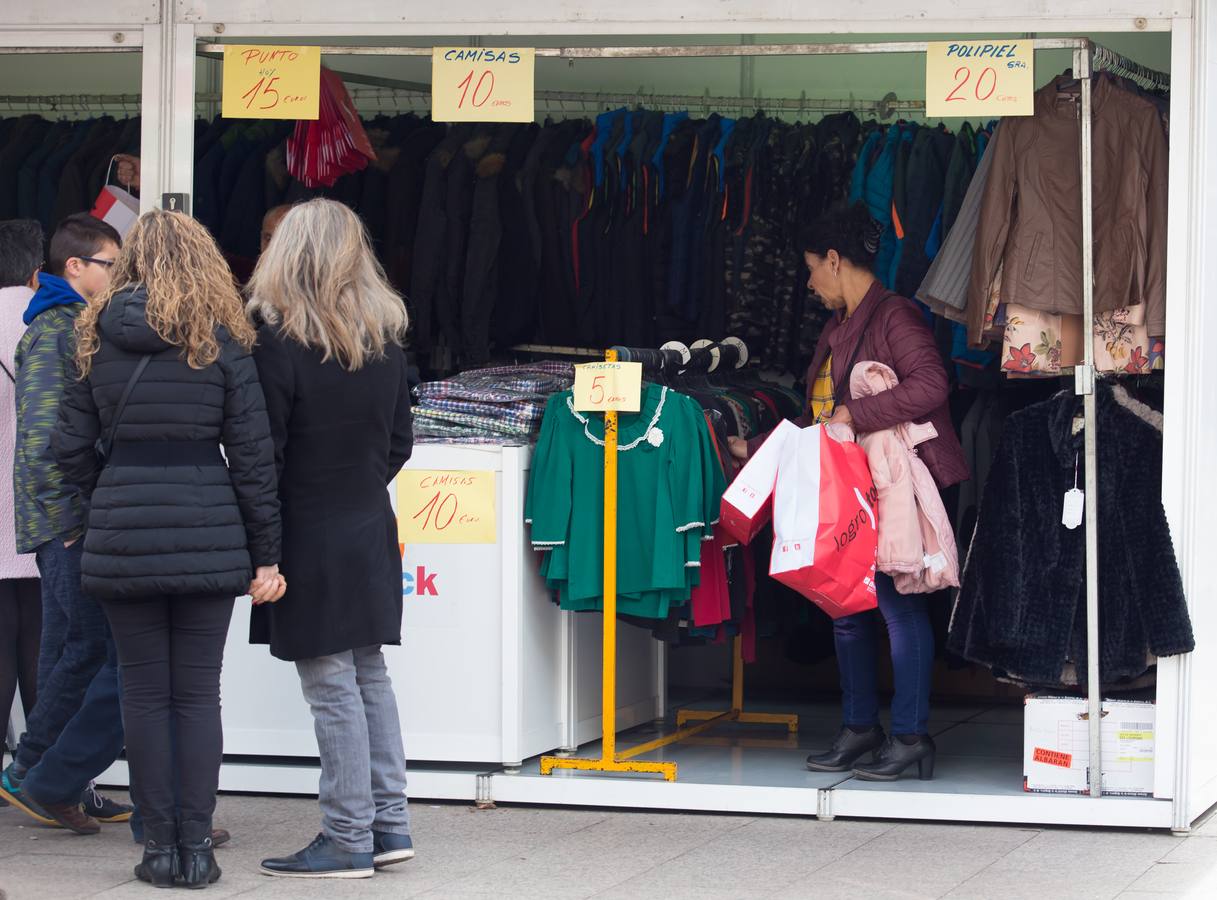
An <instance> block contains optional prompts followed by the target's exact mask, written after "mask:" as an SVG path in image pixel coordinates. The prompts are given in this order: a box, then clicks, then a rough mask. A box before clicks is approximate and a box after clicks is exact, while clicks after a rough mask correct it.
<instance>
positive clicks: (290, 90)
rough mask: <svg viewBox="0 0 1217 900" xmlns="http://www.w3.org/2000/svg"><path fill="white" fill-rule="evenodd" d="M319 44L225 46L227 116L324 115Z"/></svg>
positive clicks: (313, 117) (313, 118) (224, 108)
mask: <svg viewBox="0 0 1217 900" xmlns="http://www.w3.org/2000/svg"><path fill="white" fill-rule="evenodd" d="M320 94H321V50H320V48H318V47H276V46H238V45H236V44H233V45H230V46H227V47H225V48H224V93H223V105H222V113H223V116H224V118H225V119H295V120H299V119H304V120H307V121H310V122H312V121H316V119H317V117H318V116H319V115H320V112H319V107H320Z"/></svg>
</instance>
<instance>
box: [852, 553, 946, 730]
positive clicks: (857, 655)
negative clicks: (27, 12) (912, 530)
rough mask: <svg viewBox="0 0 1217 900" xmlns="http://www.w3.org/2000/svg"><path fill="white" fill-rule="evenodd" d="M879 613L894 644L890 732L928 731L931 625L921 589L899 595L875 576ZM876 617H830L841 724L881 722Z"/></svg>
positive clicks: (866, 614) (869, 613) (871, 612)
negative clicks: (841, 705)
mask: <svg viewBox="0 0 1217 900" xmlns="http://www.w3.org/2000/svg"><path fill="white" fill-rule="evenodd" d="M875 587H876V588H877V589H878V594H879V609H878V613H882V615H883V619H884V621H885V622H886V623H887V632H888V637H889V639H890V641H891V645H892V670H893V676H894V681H895V694H894V696H893V697H892V734H927V733H928V729H929V719H930V681H931V676H932V673H933V667H934V630H933V628H932V626H931V625H930V614H929V610H928V609H927V607H926V599H925V595H923V594H901V593H899V592H898V591H897V590H896V585H895V584H894V583H893V582H892V579H891V577H890V576H888V575H884V574H883V573H882V572H880V573H879V574H878V576H877V577H876V578H875ZM878 628H879V617H878V614H877V613H876V611H875V610H873V609H872V610H869V611H867V612H864V613H858V614H857V615H853V616H845V617H843V618H840V619H836V620H835V621H834V622H833V638H834V641H835V643H836V646H837V665H838V666H839V667H840V669H841V695H842V702H843V705H844V708H845V709H844V712H845V724H846V725H851V726H854V727H856V728H867V727H871V726H874V725H878V724H879V688H878V673H877V669H878V665H879V660H878V647H879V634H878Z"/></svg>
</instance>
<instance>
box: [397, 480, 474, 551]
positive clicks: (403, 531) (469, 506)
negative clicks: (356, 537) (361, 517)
mask: <svg viewBox="0 0 1217 900" xmlns="http://www.w3.org/2000/svg"><path fill="white" fill-rule="evenodd" d="M494 485H495V477H494V472H468V471H443V470H435V469H402V470H401V473H400V474H399V475H398V476H397V539H398V540H399V541H400V542H401V543H403V544H406V545H409V544H493V543H494V542H495V540H497V531H498V528H497V520H496V518H495V503H494Z"/></svg>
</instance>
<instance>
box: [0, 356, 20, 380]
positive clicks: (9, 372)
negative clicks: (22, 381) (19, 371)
mask: <svg viewBox="0 0 1217 900" xmlns="http://www.w3.org/2000/svg"><path fill="white" fill-rule="evenodd" d="M0 369H3V370H4V374H5V375H7V376H8V380H9V381H11V382H12V383H13V384H16V383H17V376H16V375H14V374H13V373H12V370H11V369H9V367H8V366H6V365H5V364H4V361H3V360H0Z"/></svg>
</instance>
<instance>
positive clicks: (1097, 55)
mask: <svg viewBox="0 0 1217 900" xmlns="http://www.w3.org/2000/svg"><path fill="white" fill-rule="evenodd" d="M1091 52H1092V56H1091V59H1092V60H1093V63H1094V68H1096V69H1104V70H1106V71H1109V72H1115V73H1116V74H1117V75H1123V76H1124V77H1125V78H1128V79H1130V80H1131V81H1135V82H1137V84H1139V85H1141V87H1143V88H1147V89H1149V90H1160V91H1169V90H1170V87H1171V77H1170V75H1168V74H1167V73H1165V72H1159V71H1157V70H1155V69H1149V68H1146V67H1145V66H1143V65H1141V64H1140V63H1137V62H1133V61H1132V60H1131V59H1129V58H1128V57H1126V56H1122V55H1120V54H1119V53H1116V52H1115V51H1114V50H1109V49H1108V48H1107V47H1103V46H1100V45H1099V44H1095V45H1094V46H1093V48H1092V50H1091Z"/></svg>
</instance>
